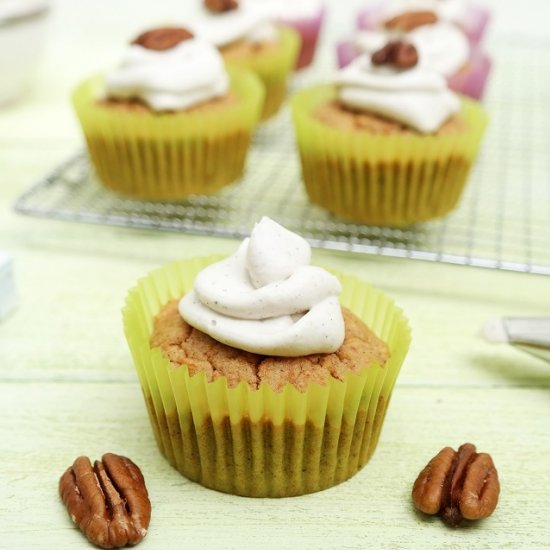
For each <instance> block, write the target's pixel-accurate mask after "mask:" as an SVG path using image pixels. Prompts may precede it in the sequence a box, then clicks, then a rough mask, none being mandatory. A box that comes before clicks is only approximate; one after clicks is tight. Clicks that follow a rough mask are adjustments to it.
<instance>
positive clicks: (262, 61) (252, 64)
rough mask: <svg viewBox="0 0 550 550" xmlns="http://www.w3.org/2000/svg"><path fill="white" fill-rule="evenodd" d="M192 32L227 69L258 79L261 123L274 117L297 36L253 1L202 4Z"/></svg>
mask: <svg viewBox="0 0 550 550" xmlns="http://www.w3.org/2000/svg"><path fill="white" fill-rule="evenodd" d="M194 30H195V33H196V34H197V36H200V37H202V38H204V39H205V40H207V41H209V42H211V43H212V44H215V45H216V46H217V47H218V48H219V50H220V52H221V54H222V55H223V57H224V59H225V61H226V63H227V64H228V65H229V66H236V67H242V68H245V69H249V70H251V71H254V72H255V73H256V74H257V75H258V76H259V77H260V79H261V80H262V82H263V84H264V86H265V91H266V96H265V103H264V107H263V112H262V120H266V119H268V118H270V117H272V116H273V115H275V114H276V113H277V112H278V110H279V108H280V107H281V105H282V103H283V101H284V98H285V96H286V93H287V80H288V78H289V75H290V74H291V73H292V70H293V68H294V65H295V63H296V59H297V56H298V51H299V48H300V38H299V35H298V33H296V31H294V30H293V29H291V28H288V27H283V26H277V25H275V24H274V23H273V22H272V17H271V11H270V9H269V7H268V6H267V5H265V6H264V5H261V4H259V3H258V2H255V1H253V0H205V1H204V6H203V12H202V15H201V17H199V18H198V20H197V21H196V22H195V26H194Z"/></svg>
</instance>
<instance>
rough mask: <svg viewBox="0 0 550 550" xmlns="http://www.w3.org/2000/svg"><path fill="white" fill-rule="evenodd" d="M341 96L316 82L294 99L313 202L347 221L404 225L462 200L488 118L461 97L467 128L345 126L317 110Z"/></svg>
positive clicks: (304, 171)
mask: <svg viewBox="0 0 550 550" xmlns="http://www.w3.org/2000/svg"><path fill="white" fill-rule="evenodd" d="M335 98H336V88H335V87H334V86H318V87H315V88H310V89H307V90H303V91H301V92H298V93H297V94H296V95H295V96H294V97H293V98H292V102H291V103H292V112H293V119H294V124H295V128H296V135H297V141H298V149H299V152H300V159H301V163H302V177H303V181H304V185H305V188H306V191H307V194H308V196H309V198H310V200H311V201H312V202H314V203H315V204H317V205H319V206H321V207H323V208H325V209H327V210H329V211H330V212H332V213H333V214H335V215H337V216H339V217H341V218H344V219H346V220H350V221H354V222H359V223H365V224H372V225H385V226H395V227H400V226H406V225H410V224H412V223H416V222H421V221H426V220H430V219H433V218H438V217H440V216H443V215H445V214H447V213H448V212H450V211H451V210H452V209H453V208H455V207H456V206H457V204H458V201H459V199H460V196H461V195H462V191H463V190H464V187H465V185H466V182H467V180H468V175H469V173H470V169H471V167H472V164H473V162H474V160H475V158H476V155H477V152H478V149H479V145H480V142H481V138H482V136H483V133H484V131H485V127H486V125H487V116H486V115H485V113H484V111H483V110H482V108H481V107H480V106H479V104H478V103H477V102H475V101H472V100H469V99H466V98H463V99H462V109H461V112H460V114H459V116H460V117H461V118H462V120H463V121H464V123H465V124H464V125H461V126H463V128H458V129H457V130H456V131H453V132H450V131H449V132H448V133H445V134H441V135H428V136H424V135H421V134H413V133H395V134H389V135H385V134H374V133H369V132H367V131H351V130H342V129H339V128H335V127H332V126H329V125H327V124H326V123H323V122H321V121H319V120H318V119H317V118H315V116H314V115H313V113H314V111H315V110H316V109H317V108H318V107H319V106H320V105H322V104H323V103H325V102H328V101H332V100H334V99H335Z"/></svg>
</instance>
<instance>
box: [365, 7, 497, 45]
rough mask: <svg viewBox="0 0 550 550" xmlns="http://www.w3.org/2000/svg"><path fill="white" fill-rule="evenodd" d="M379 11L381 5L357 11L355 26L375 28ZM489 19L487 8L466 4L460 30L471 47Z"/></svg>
mask: <svg viewBox="0 0 550 550" xmlns="http://www.w3.org/2000/svg"><path fill="white" fill-rule="evenodd" d="M381 11H382V6H371V7H369V8H366V9H364V10H362V11H361V12H359V15H358V16H357V28H358V29H361V30H373V29H375V28H376V27H377V26H378V24H379V22H380V19H381ZM490 19H491V12H490V11H489V10H488V9H486V8H483V7H481V6H476V5H474V4H468V15H467V18H466V21H465V22H464V25H463V27H462V30H463V31H464V33H465V34H466V36H467V37H468V40H469V42H470V44H471V46H472V48H475V47H477V46H479V44H480V43H481V40H482V38H483V36H484V35H485V31H486V30H487V26H488V25H489V21H490Z"/></svg>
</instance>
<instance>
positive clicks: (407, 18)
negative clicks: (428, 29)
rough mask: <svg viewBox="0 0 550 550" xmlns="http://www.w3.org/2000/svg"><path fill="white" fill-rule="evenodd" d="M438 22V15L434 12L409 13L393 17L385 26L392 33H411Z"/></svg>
mask: <svg viewBox="0 0 550 550" xmlns="http://www.w3.org/2000/svg"><path fill="white" fill-rule="evenodd" d="M437 21H438V17H437V14H435V13H434V12H433V11H408V12H405V13H402V14H400V15H396V16H395V17H392V18H391V19H389V20H388V21H386V23H385V25H384V26H385V27H386V29H388V30H391V31H396V32H410V31H412V30H414V29H416V28H418V27H422V26H424V25H434V24H435V23H437Z"/></svg>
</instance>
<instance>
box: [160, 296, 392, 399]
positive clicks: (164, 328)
mask: <svg viewBox="0 0 550 550" xmlns="http://www.w3.org/2000/svg"><path fill="white" fill-rule="evenodd" d="M342 313H343V315H344V321H345V325H346V335H345V339H344V343H343V344H342V346H341V347H340V349H339V350H338V351H336V352H335V353H329V354H315V355H308V356H305V357H296V358H285V357H266V356H264V355H258V354H254V353H249V352H245V351H241V350H238V349H235V348H232V347H230V346H226V345H225V344H221V343H219V342H217V341H216V340H214V339H213V338H211V337H210V336H208V335H206V334H204V333H202V332H200V331H198V330H196V329H194V328H192V327H191V326H190V325H188V324H187V323H186V322H185V321H184V320H183V319H182V317H181V315H180V313H179V311H178V301H177V300H174V301H172V302H169V303H168V304H167V305H166V306H165V307H164V308H163V309H162V310H161V312H160V313H159V314H158V315H157V317H156V318H155V324H154V329H153V335H152V337H151V341H150V345H151V347H152V348H157V347H158V348H160V349H161V350H162V352H163V353H164V355H165V356H166V357H167V358H168V359H169V360H170V362H171V363H172V365H174V366H175V367H179V366H182V365H187V366H188V367H189V373H190V374H191V376H192V375H194V374H196V373H198V372H204V373H205V375H206V378H207V380H208V381H209V382H213V381H215V380H217V379H218V378H220V377H222V376H225V377H226V378H227V383H228V386H229V387H235V386H237V385H238V384H239V383H240V382H241V381H244V382H246V383H247V384H248V385H249V386H250V387H251V388H253V389H257V388H258V387H259V386H260V384H261V383H264V382H265V383H267V384H269V386H270V387H271V388H272V389H273V390H275V391H281V390H282V389H283V388H284V386H285V385H286V384H293V385H294V386H295V387H296V388H297V389H298V390H299V391H301V392H305V391H306V389H307V387H308V385H309V384H310V383H312V382H316V383H318V384H321V385H324V384H326V383H327V381H328V380H329V378H330V377H333V378H336V379H338V380H342V379H343V378H344V377H345V376H346V374H347V373H348V372H354V373H356V374H358V373H359V372H360V370H361V368H362V367H364V366H367V365H369V364H371V363H373V362H377V363H380V364H385V363H386V361H387V360H388V358H389V356H390V352H389V349H388V346H387V345H386V344H385V343H384V342H382V340H380V339H379V338H378V337H377V336H376V335H375V334H374V333H373V332H372V331H371V330H370V329H369V328H368V327H367V326H366V325H365V324H364V323H363V322H362V321H361V320H360V319H359V318H358V317H357V316H355V315H354V314H353V313H352V312H351V311H349V310H347V309H345V308H342Z"/></svg>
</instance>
